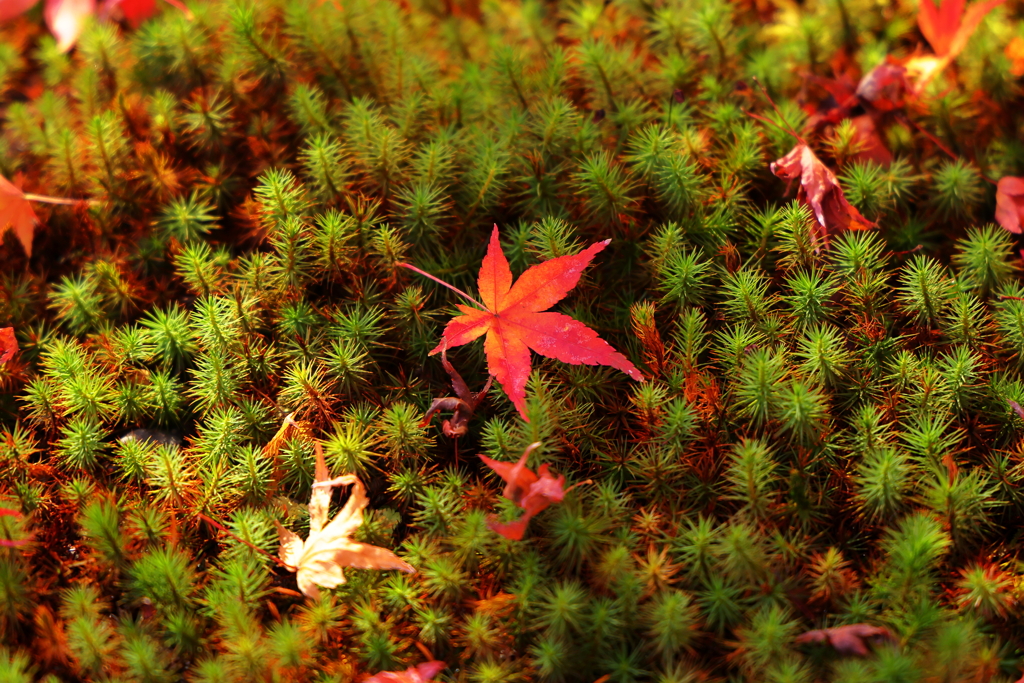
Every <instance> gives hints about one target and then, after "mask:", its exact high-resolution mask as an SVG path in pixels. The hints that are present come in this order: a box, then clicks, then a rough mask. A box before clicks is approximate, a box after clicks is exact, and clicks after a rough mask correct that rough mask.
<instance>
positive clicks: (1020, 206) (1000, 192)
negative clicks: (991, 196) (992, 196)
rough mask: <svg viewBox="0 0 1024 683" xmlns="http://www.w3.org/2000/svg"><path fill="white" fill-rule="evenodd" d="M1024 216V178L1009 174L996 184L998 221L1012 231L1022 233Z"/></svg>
mask: <svg viewBox="0 0 1024 683" xmlns="http://www.w3.org/2000/svg"><path fill="white" fill-rule="evenodd" d="M1022 217H1024V178H1017V177H1016V176H1012V175H1008V176H1004V177H1002V178H1000V179H999V183H998V184H996V222H997V223H999V225H1001V226H1003V227H1004V228H1006V229H1007V230H1009V231H1010V232H1012V233H1014V234H1017V235H1019V234H1020V233H1021V218H1022Z"/></svg>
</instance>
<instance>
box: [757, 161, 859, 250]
mask: <svg viewBox="0 0 1024 683" xmlns="http://www.w3.org/2000/svg"><path fill="white" fill-rule="evenodd" d="M771 169H772V173H774V174H775V175H777V176H779V177H780V178H785V179H786V180H794V179H796V178H799V179H800V191H799V192H798V194H797V198H798V199H799V200H800V201H803V202H805V203H807V204H808V205H810V207H811V210H812V211H814V217H815V218H817V220H818V225H820V226H821V230H819V231H818V233H819V236H820V237H821V239H822V242H823V243H824V244H826V245H827V244H828V238H829V236H830V235H835V234H837V233H840V232H843V231H844V230H866V229H867V228H873V227H875V224H874V223H872V222H871V221H869V220H867V219H866V218H864V216H862V215H860V211H858V210H857V208H856V207H855V206H853V205H852V204H850V202H848V201H846V197H845V196H843V190H842V188H841V187H839V181H838V180H837V179H836V176H835V174H834V173H832V171H830V170H829V169H828V167H827V166H825V164H823V163H821V160H819V159H818V157H817V156H815V154H814V152H813V151H811V148H810V147H808V146H807V145H806V144H804V143H801V144H799V145H797V146H796V147H794V148H793V149H792V151H790V153H789V154H787V155H786V156H784V157H782V158H781V159H779V160H778V161H773V162H772V164H771Z"/></svg>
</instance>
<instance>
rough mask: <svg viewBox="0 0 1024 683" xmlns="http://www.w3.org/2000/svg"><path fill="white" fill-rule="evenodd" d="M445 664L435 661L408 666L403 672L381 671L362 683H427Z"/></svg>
mask: <svg viewBox="0 0 1024 683" xmlns="http://www.w3.org/2000/svg"><path fill="white" fill-rule="evenodd" d="M446 666H448V665H447V664H445V663H444V662H439V661H437V660H436V659H435V660H433V661H430V662H423V663H422V664H418V665H417V666H410V667H409V668H408V669H406V670H405V671H381V672H380V673H378V674H375V675H373V676H370V677H369V678H367V679H366V680H365V681H363V683H427V681H430V680H432V679H433V678H434V676H436V675H437V674H439V673H441V670H442V669H444V668H445V667H446Z"/></svg>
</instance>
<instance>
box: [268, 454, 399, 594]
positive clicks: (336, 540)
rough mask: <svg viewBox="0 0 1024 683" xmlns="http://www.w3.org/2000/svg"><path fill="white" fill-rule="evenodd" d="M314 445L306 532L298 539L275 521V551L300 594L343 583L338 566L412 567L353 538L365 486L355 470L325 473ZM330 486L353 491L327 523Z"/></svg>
mask: <svg viewBox="0 0 1024 683" xmlns="http://www.w3.org/2000/svg"><path fill="white" fill-rule="evenodd" d="M314 450H315V453H316V475H315V481H314V483H313V492H312V494H311V495H310V498H309V536H307V537H306V540H305V541H303V540H302V539H301V538H300V537H299V535H298V534H296V533H295V532H293V531H291V530H289V529H286V528H284V527H283V526H281V524H280V523H278V524H277V532H278V536H279V537H280V539H281V549H280V551H279V555H280V557H281V560H282V561H283V562H284V563H285V565H287V566H288V568H289V569H290V570H291V571H294V572H297V574H298V576H297V581H298V584H299V590H300V591H302V594H303V595H305V596H306V597H310V598H317V597H318V596H319V595H320V590H319V589H318V588H317V586H321V587H323V588H335V587H337V586H340V585H341V584H343V583H345V575H344V574H343V573H342V568H343V567H356V568H359V569H400V570H402V571H404V572H409V573H413V572H415V571H416V570H415V569H414V568H413V566H412V565H410V564H409V563H407V562H405V561H403V560H401V559H399V558H398V557H397V556H396V555H395V554H394V553H393V552H391V551H390V550H387V549H385V548H379V547H377V546H375V545H369V544H368V543H358V542H356V541H353V540H352V538H351V537H352V534H353V533H355V530H356V529H358V528H359V525H360V524H362V523H363V510H364V509H365V508H366V506H367V504H368V503H369V501H368V499H367V498H366V489H365V488H364V487H363V483H362V482H361V481H359V479H358V478H357V477H356V476H355V475H354V474H345V475H342V476H340V477H336V478H334V479H330V475H329V474H328V473H327V464H326V462H325V460H324V452H323V448H322V447H321V446H320V443H319V442H318V441H314ZM335 486H351V487H352V492H351V493H350V494H349V497H348V500H347V501H345V505H344V507H343V508H342V509H341V511H340V512H338V514H337V515H335V516H334V519H332V520H331V522H330V523H329V524H328V523H327V515H328V512H329V510H330V506H331V490H332V489H333V488H334V487H335Z"/></svg>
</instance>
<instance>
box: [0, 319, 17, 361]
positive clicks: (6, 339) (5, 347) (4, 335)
mask: <svg viewBox="0 0 1024 683" xmlns="http://www.w3.org/2000/svg"><path fill="white" fill-rule="evenodd" d="M17 352H18V340H17V339H15V338H14V328H13V327H3V328H0V365H3V364H4V363H6V362H7V361H9V360H10V359H11V358H14V354H16V353H17Z"/></svg>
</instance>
